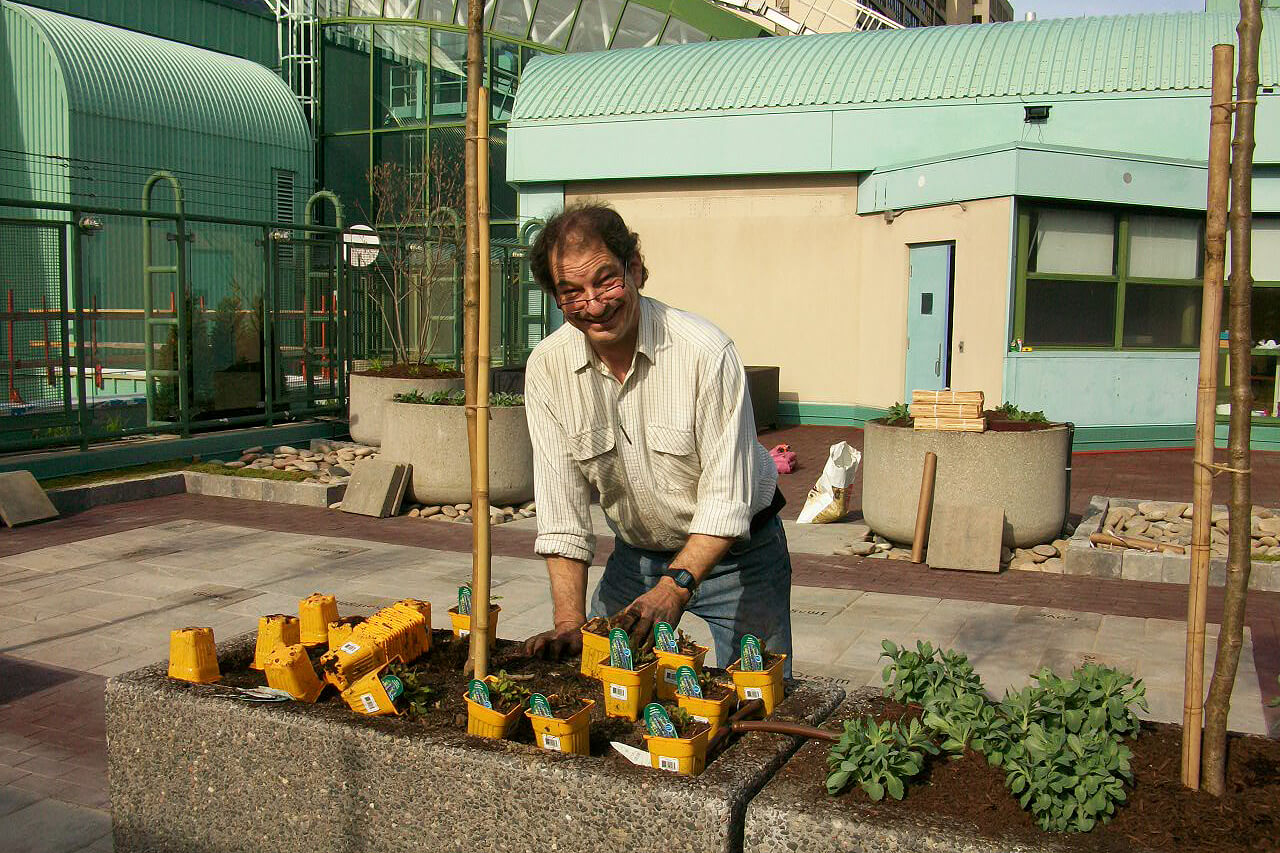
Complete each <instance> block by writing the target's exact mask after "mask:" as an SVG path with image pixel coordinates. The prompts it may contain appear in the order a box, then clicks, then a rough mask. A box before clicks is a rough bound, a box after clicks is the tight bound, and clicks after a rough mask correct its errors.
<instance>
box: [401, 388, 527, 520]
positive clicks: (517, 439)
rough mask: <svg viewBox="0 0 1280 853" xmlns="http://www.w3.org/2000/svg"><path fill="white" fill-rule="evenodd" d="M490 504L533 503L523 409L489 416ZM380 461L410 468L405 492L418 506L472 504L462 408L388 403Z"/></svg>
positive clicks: (498, 411)
mask: <svg viewBox="0 0 1280 853" xmlns="http://www.w3.org/2000/svg"><path fill="white" fill-rule="evenodd" d="M489 413H490V419H489V502H490V503H491V504H493V505H494V506H503V505H509V504H516V503H523V502H524V501H528V500H532V498H533V444H532V443H531V442H530V441H529V424H528V422H527V421H526V420H525V415H524V406H501V407H494V408H492V409H490V410H489ZM382 458H384V459H387V460H389V461H391V462H407V463H409V464H410V465H412V466H413V472H412V479H411V481H410V485H409V491H410V493H412V495H413V499H414V500H416V501H417V502H418V503H423V504H428V505H435V504H456V503H465V502H469V501H470V500H471V463H470V459H469V455H468V451H467V420H466V411H465V410H464V409H463V407H462V406H428V405H424V404H420V403H389V404H388V405H387V409H386V425H385V429H384V433H383V440H382Z"/></svg>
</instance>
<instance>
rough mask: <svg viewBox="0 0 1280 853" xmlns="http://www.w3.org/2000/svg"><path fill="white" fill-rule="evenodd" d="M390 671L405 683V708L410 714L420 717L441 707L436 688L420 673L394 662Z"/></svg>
mask: <svg viewBox="0 0 1280 853" xmlns="http://www.w3.org/2000/svg"><path fill="white" fill-rule="evenodd" d="M388 671H389V672H390V673H391V674H392V675H394V676H395V677H396V678H398V679H400V683H401V684H403V685H404V698H405V703H406V704H405V709H406V711H407V712H408V713H409V715H410V716H412V717H420V716H422V715H424V714H426V713H427V711H429V710H431V709H432V708H436V707H439V705H440V699H439V698H438V697H437V696H436V691H435V689H434V688H433V687H431V685H429V684H427V683H426V682H425V681H423V680H422V676H421V675H420V674H419V673H417V672H415V671H414V670H412V669H409V668H408V667H405V666H401V665H399V664H393V665H392V666H391V667H390V669H389V670H388Z"/></svg>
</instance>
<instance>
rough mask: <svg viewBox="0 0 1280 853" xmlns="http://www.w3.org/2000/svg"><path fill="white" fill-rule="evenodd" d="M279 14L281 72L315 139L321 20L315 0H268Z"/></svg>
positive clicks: (277, 42) (277, 39) (277, 37)
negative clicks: (317, 14) (317, 13)
mask: <svg viewBox="0 0 1280 853" xmlns="http://www.w3.org/2000/svg"><path fill="white" fill-rule="evenodd" d="M266 3H267V5H268V6H269V7H271V11H273V12H275V15H276V55H277V57H278V58H279V62H280V68H279V73H280V76H281V77H282V78H283V79H284V82H285V83H286V84H287V85H288V87H289V88H290V89H291V90H292V91H293V95H294V97H295V98H296V99H297V101H298V106H299V107H301V108H302V114H303V115H304V116H306V117H307V125H308V126H309V127H310V128H311V141H312V142H313V143H314V142H315V140H316V133H317V127H318V125H319V118H320V117H319V115H317V114H316V108H317V104H318V101H317V100H316V92H317V90H318V88H319V86H318V79H317V77H318V67H319V65H318V62H317V56H318V54H319V41H318V40H319V38H320V23H319V18H318V17H317V16H316V13H315V4H314V2H313V0H266Z"/></svg>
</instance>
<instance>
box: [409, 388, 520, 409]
mask: <svg viewBox="0 0 1280 853" xmlns="http://www.w3.org/2000/svg"><path fill="white" fill-rule="evenodd" d="M391 399H393V400H395V401H396V402H397V403H416V404H418V405H422V406H461V405H464V404H465V403H466V401H467V400H466V393H465V392H464V391H460V390H458V389H454V390H452V391H433V392H432V393H430V394H423V393H422V392H421V391H419V390H418V389H416V388H415V389H413V390H412V391H402V392H401V393H399V394H395V395H393V396H392V398H391ZM489 405H490V407H493V408H509V407H511V406H523V405H524V395H523V394H512V393H509V392H507V391H495V392H493V393H492V394H490V395H489Z"/></svg>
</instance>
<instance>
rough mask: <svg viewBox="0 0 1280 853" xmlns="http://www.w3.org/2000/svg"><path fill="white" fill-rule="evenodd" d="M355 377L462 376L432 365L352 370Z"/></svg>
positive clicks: (418, 377) (453, 371) (451, 377)
mask: <svg viewBox="0 0 1280 853" xmlns="http://www.w3.org/2000/svg"><path fill="white" fill-rule="evenodd" d="M352 373H354V374H355V375H356V376H376V377H378V378H379V379H461V378H462V374H461V373H460V372H459V371H457V370H453V369H452V368H440V367H437V366H436V365H434V364H389V365H387V366H386V367H384V368H382V369H381V370H354V371H352Z"/></svg>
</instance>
